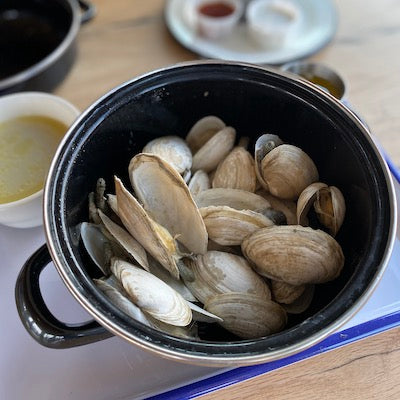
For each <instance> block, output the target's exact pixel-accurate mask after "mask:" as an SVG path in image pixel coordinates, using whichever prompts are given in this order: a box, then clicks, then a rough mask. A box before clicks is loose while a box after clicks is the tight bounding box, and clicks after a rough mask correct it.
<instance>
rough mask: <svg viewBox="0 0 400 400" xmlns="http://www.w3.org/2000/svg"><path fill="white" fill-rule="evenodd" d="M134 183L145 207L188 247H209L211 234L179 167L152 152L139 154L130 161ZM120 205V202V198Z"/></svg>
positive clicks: (195, 249)
mask: <svg viewBox="0 0 400 400" xmlns="http://www.w3.org/2000/svg"><path fill="white" fill-rule="evenodd" d="M129 177H130V180H131V183H132V187H133V189H134V191H135V193H136V195H137V197H138V199H139V201H140V202H141V203H142V204H143V207H144V209H145V210H146V212H147V213H149V214H150V215H151V217H152V218H153V219H154V220H155V221H157V223H158V224H160V225H162V226H163V227H165V228H166V229H167V230H168V232H170V233H171V235H173V236H174V237H176V239H177V240H178V241H179V242H180V243H182V244H183V245H184V246H185V247H186V249H187V250H188V251H190V252H193V253H195V254H204V253H205V252H206V251H207V242H208V235H207V230H206V227H205V225H204V222H203V219H202V218H201V215H200V213H199V210H198V208H197V206H196V204H195V202H194V201H193V198H192V196H191V194H190V191H189V189H188V187H187V185H186V183H185V182H184V180H183V179H182V177H181V176H180V175H179V174H178V173H177V171H176V170H175V169H174V168H172V167H171V166H170V165H169V164H168V163H167V162H165V161H164V160H162V159H161V158H160V157H158V156H156V155H153V154H144V153H140V154H137V155H136V156H135V157H133V158H132V160H131V162H130V164H129ZM118 209H120V205H119V202H118Z"/></svg>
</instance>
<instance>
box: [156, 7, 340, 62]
mask: <svg viewBox="0 0 400 400" xmlns="http://www.w3.org/2000/svg"><path fill="white" fill-rule="evenodd" d="M187 1H188V0H167V1H166V4H165V10H164V11H165V21H166V24H167V27H168V29H169V30H170V32H171V33H172V35H173V36H174V37H175V39H176V40H177V41H178V42H180V43H181V44H182V45H183V46H185V47H186V48H188V49H189V50H191V51H193V52H195V53H197V54H199V55H201V56H203V57H206V58H218V59H223V60H232V61H242V62H249V63H254V64H283V63H286V62H289V61H294V60H297V59H299V58H304V57H307V56H310V55H311V54H313V53H315V52H317V51H318V50H320V49H321V48H322V47H324V46H325V45H326V44H328V43H329V41H330V40H331V39H332V37H333V36H334V34H335V32H336V28H337V22H338V18H337V12H336V7H335V5H334V3H333V1H332V0H297V3H296V4H297V5H298V7H299V8H300V9H301V12H302V21H301V26H300V27H299V33H298V35H297V37H296V38H295V39H293V40H291V41H290V42H288V43H287V44H285V45H284V46H282V47H281V48H278V49H274V50H265V49H263V48H261V47H259V46H258V45H257V44H256V43H254V42H253V41H252V40H251V38H250V37H248V36H247V32H246V25H245V22H241V23H240V24H239V25H237V26H236V28H235V29H234V31H233V33H232V34H231V35H230V36H229V37H227V38H223V39H220V40H218V41H217V40H215V41H212V40H208V39H205V38H203V37H201V36H199V35H198V34H197V32H196V30H195V29H194V28H193V27H192V26H191V25H190V23H189V22H188V21H187V18H185V16H184V9H185V7H184V4H185V2H187Z"/></svg>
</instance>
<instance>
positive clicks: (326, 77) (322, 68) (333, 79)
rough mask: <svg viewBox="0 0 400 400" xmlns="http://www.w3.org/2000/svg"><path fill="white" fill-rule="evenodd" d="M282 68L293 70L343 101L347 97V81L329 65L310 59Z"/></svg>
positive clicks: (288, 64)
mask: <svg viewBox="0 0 400 400" xmlns="http://www.w3.org/2000/svg"><path fill="white" fill-rule="evenodd" d="M281 70H282V71H288V72H292V73H294V74H297V75H299V76H301V77H302V78H305V79H307V80H308V81H309V82H312V83H314V84H315V85H317V86H319V87H320V88H322V89H324V90H325V91H326V92H328V93H330V94H331V95H333V96H335V97H336V98H337V99H339V100H341V101H343V100H344V99H345V96H346V83H345V81H344V79H343V78H342V77H341V76H340V75H339V74H338V73H337V72H336V71H335V70H333V69H332V68H331V67H329V66H328V65H325V64H321V63H317V62H309V61H294V62H290V63H287V64H284V65H282V67H281Z"/></svg>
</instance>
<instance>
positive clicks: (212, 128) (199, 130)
mask: <svg viewBox="0 0 400 400" xmlns="http://www.w3.org/2000/svg"><path fill="white" fill-rule="evenodd" d="M223 128H225V122H224V121H222V120H221V119H220V118H218V117H216V116H215V115H207V116H205V117H203V118H201V119H199V120H198V121H197V122H196V123H195V124H194V125H193V126H192V128H191V129H190V131H189V133H188V134H187V136H186V142H187V144H188V146H189V148H190V150H192V153H193V154H194V153H196V152H197V150H199V149H200V147H202V146H203V145H204V144H205V143H206V142H207V141H208V140H209V139H211V138H212V137H213V136H214V135H215V134H216V133H217V132H218V131H220V130H221V129H223Z"/></svg>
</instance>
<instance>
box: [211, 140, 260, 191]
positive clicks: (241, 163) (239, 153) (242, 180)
mask: <svg viewBox="0 0 400 400" xmlns="http://www.w3.org/2000/svg"><path fill="white" fill-rule="evenodd" d="M256 185H257V178H256V172H255V169H254V160H253V157H252V155H251V154H250V153H249V152H248V151H247V150H246V149H245V148H243V147H235V148H234V149H233V150H232V151H231V152H230V153H229V154H228V155H227V156H226V158H225V159H223V160H222V161H221V162H220V163H219V165H218V167H217V170H216V172H215V175H214V179H213V181H212V187H213V188H217V187H221V188H231V189H241V190H246V191H248V192H255V190H256Z"/></svg>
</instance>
